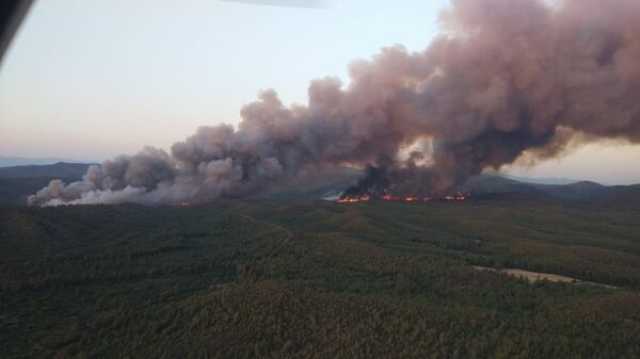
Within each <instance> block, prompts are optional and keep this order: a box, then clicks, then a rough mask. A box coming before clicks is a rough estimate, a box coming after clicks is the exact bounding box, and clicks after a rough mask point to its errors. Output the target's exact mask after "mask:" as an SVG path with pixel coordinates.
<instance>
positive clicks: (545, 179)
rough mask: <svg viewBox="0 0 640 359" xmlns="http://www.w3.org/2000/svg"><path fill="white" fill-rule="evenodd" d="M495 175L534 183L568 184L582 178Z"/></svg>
mask: <svg viewBox="0 0 640 359" xmlns="http://www.w3.org/2000/svg"><path fill="white" fill-rule="evenodd" d="M495 175H497V176H500V177H504V178H508V179H511V180H514V181H518V182H524V183H533V184H546V185H567V184H572V183H576V182H580V180H576V179H570V178H558V177H520V176H513V175H509V174H503V173H497V174H495Z"/></svg>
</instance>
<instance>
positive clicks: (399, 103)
mask: <svg viewBox="0 0 640 359" xmlns="http://www.w3.org/2000/svg"><path fill="white" fill-rule="evenodd" d="M441 24H442V31H441V34H440V35H439V36H437V37H436V38H435V39H434V40H433V41H432V42H431V44H430V45H428V47H427V48H426V49H425V50H424V51H422V52H418V53H409V52H408V51H407V50H406V49H405V48H403V47H402V46H399V45H397V46H393V47H389V48H385V49H382V51H381V52H380V53H379V54H377V55H375V56H374V57H373V58H372V59H371V60H370V61H358V62H354V63H352V64H351V65H350V78H351V79H350V82H349V84H347V85H345V84H342V83H341V82H340V81H339V80H338V79H336V78H324V79H318V80H314V81H312V82H311V84H310V86H309V89H308V94H309V102H308V104H307V105H306V106H298V105H296V106H291V107H287V106H284V105H283V104H282V102H281V101H280V99H279V98H278V95H277V93H276V92H275V91H274V90H267V91H264V92H262V93H261V94H260V96H259V98H258V100H257V101H255V102H253V103H250V104H248V105H246V106H245V107H244V108H243V109H242V112H241V114H242V118H243V120H242V121H241V123H240V124H239V126H238V127H237V128H234V127H232V126H229V125H220V126H215V127H201V128H199V129H198V130H197V132H196V133H195V134H194V135H193V136H191V137H189V138H187V139H186V140H184V141H181V142H178V143H176V144H174V145H173V146H172V148H171V151H170V153H167V152H166V151H164V150H160V149H155V148H145V149H143V150H142V151H141V152H139V153H138V154H136V155H132V156H120V157H118V158H115V159H113V160H109V161H106V162H104V163H103V164H102V165H100V166H93V167H91V168H90V169H89V171H88V172H87V174H86V175H85V176H84V179H83V180H82V181H79V182H75V183H70V184H65V183H63V182H62V181H52V182H51V183H50V184H49V186H47V187H46V188H44V189H42V190H41V191H39V192H38V193H36V194H34V195H33V196H31V198H30V203H31V204H33V205H58V204H89V203H121V202H137V203H145V204H162V203H168V204H171V203H181V202H194V201H206V200H211V199H215V198H218V197H241V196H245V195H247V194H251V193H255V192H257V191H262V190H265V189H267V188H269V187H270V186H272V185H273V184H274V183H280V182H282V181H283V180H285V179H290V178H295V177H300V176H313V177H315V178H317V177H322V176H323V174H324V173H330V172H331V171H328V169H332V168H335V167H338V166H344V165H349V166H357V167H365V166H373V167H376V168H383V169H384V171H382V172H384V173H391V174H397V176H394V175H392V176H390V177H389V178H386V179H385V180H386V181H390V185H393V184H394V182H395V181H403V180H404V179H405V178H406V176H410V177H411V178H419V186H420V187H421V188H422V190H424V191H425V192H429V193H442V192H446V191H448V190H449V189H451V188H452V187H454V186H456V185H458V184H460V183H461V182H463V181H464V180H465V179H467V178H468V177H469V176H472V175H474V174H478V173H480V172H481V171H482V170H483V169H486V168H500V167H501V166H502V165H505V164H510V163H513V162H514V161H515V160H517V159H518V158H521V157H522V156H523V154H525V153H526V155H527V156H528V157H529V158H533V159H544V158H549V157H553V156H556V155H558V154H560V153H562V152H563V151H565V150H566V149H567V148H568V147H569V145H570V144H573V143H575V142H576V141H578V142H584V141H592V140H597V139H600V138H613V139H620V140H626V141H630V142H633V143H637V142H639V141H640V102H638V100H637V94H638V93H639V92H638V91H639V90H640V61H638V59H640V35H639V34H640V3H639V2H637V1H634V0H610V1H607V2H603V1H599V0H564V1H557V2H554V3H553V4H552V5H551V4H550V3H548V2H544V1H542V0H454V1H452V6H451V7H450V8H449V9H447V10H445V11H444V12H443V13H442V14H441ZM210 71H221V69H210ZM124 135H126V134H124ZM374 172H375V171H374ZM416 174H419V176H418V175H416Z"/></svg>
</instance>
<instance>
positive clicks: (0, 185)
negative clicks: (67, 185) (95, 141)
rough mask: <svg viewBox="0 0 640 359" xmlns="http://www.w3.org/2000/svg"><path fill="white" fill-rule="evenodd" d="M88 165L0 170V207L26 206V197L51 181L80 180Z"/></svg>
mask: <svg viewBox="0 0 640 359" xmlns="http://www.w3.org/2000/svg"><path fill="white" fill-rule="evenodd" d="M89 166H90V165H89V164H83V163H65V162H58V163H55V164H51V165H31V166H14V167H3V168H0V205H3V204H4V205H26V203H27V202H26V201H27V197H28V196H29V195H31V194H33V193H35V192H36V191H38V190H40V189H41V188H43V187H45V186H46V185H47V184H49V181H51V180H53V179H62V180H63V181H65V182H73V181H77V180H79V179H81V178H82V176H83V175H84V174H85V172H86V171H87V168H89Z"/></svg>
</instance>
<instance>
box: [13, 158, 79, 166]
mask: <svg viewBox="0 0 640 359" xmlns="http://www.w3.org/2000/svg"><path fill="white" fill-rule="evenodd" d="M58 162H72V163H83V161H73V160H69V159H63V158H53V157H52V158H28V157H8V156H0V168H2V167H14V166H29V165H51V164H54V163H58Z"/></svg>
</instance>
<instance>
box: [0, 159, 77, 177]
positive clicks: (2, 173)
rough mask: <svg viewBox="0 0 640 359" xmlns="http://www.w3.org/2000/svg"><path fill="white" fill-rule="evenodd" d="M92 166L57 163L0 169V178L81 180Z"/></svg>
mask: <svg viewBox="0 0 640 359" xmlns="http://www.w3.org/2000/svg"><path fill="white" fill-rule="evenodd" d="M89 166H90V164H87V163H68V162H57V163H54V164H50V165H29V166H14V167H3V168H0V178H37V177H57V178H78V179H79V178H81V177H82V175H84V174H85V172H87V168H89Z"/></svg>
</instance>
